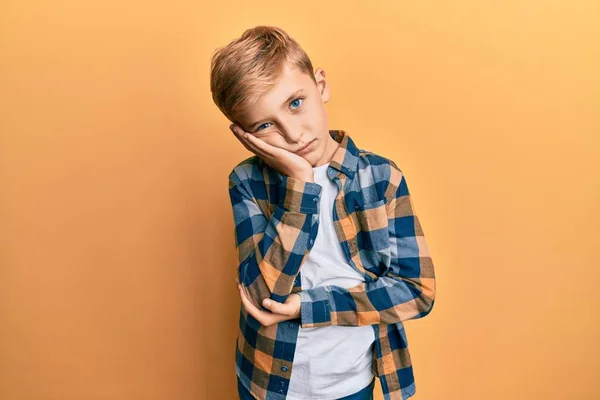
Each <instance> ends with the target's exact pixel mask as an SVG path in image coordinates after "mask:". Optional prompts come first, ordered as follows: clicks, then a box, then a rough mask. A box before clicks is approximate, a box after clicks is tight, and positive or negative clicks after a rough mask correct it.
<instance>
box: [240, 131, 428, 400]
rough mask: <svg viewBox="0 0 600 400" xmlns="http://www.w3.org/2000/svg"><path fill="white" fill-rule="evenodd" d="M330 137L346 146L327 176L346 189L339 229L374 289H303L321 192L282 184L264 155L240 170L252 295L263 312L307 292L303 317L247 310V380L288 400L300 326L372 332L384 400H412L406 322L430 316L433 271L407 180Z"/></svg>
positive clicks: (258, 392) (339, 199)
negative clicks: (269, 304)
mask: <svg viewBox="0 0 600 400" xmlns="http://www.w3.org/2000/svg"><path fill="white" fill-rule="evenodd" d="M329 133H330V135H331V136H332V137H333V138H334V139H335V140H336V141H337V142H338V143H340V145H339V147H338V149H337V150H336V152H335V154H334V156H333V158H332V159H331V160H330V165H329V167H328V168H327V175H328V177H329V178H330V179H331V180H332V181H333V182H334V183H335V184H336V185H337V187H338V194H337V196H336V199H335V204H334V208H333V213H332V215H333V220H334V221H333V223H334V227H335V231H336V233H337V236H338V238H339V241H340V245H341V247H342V250H343V252H344V254H345V255H346V259H347V260H348V263H349V264H350V265H351V266H352V267H353V268H355V269H356V270H357V271H359V272H360V273H362V274H363V275H364V280H365V282H363V283H361V284H359V285H356V286H354V287H350V288H342V287H339V286H332V285H331V286H317V287H314V288H312V289H308V290H302V287H301V278H300V277H301V272H302V264H303V262H304V260H305V259H306V257H307V256H308V254H309V252H310V250H311V247H312V246H313V244H314V241H315V238H316V236H317V232H318V229H319V205H320V201H321V190H322V187H321V186H320V185H319V184H317V183H314V182H306V181H302V180H299V179H295V178H291V177H288V176H285V175H282V174H280V173H279V172H277V171H276V170H274V169H273V168H271V167H269V166H268V165H266V164H265V162H264V161H263V160H262V159H260V158H259V157H258V156H252V157H250V158H248V159H246V160H244V161H242V162H240V163H239V164H238V165H237V166H235V167H234V169H233V170H232V171H231V174H230V175H229V196H230V199H231V204H232V208H233V219H234V226H235V229H234V234H235V243H236V248H237V254H238V261H239V264H238V275H239V276H238V277H239V280H240V282H242V284H243V289H244V293H246V295H247V297H248V298H249V299H250V300H251V302H252V303H253V304H254V305H256V306H257V307H259V308H260V309H263V310H264V309H265V308H264V307H262V304H261V303H262V300H263V299H265V298H271V299H273V300H276V301H278V302H285V300H286V298H287V297H288V296H289V295H290V294H291V293H298V294H299V295H300V297H301V317H300V318H297V319H292V320H288V321H283V322H280V323H277V324H273V325H271V326H262V325H261V324H260V323H259V322H258V321H257V320H256V319H255V318H254V317H252V315H250V314H249V313H247V312H246V311H245V309H244V307H240V316H239V329H240V330H239V332H238V337H237V343H236V352H235V359H236V372H237V375H238V379H240V381H241V383H242V384H243V385H244V386H245V387H246V388H247V389H248V390H249V391H250V392H251V393H252V394H253V396H254V397H255V398H256V399H260V400H265V399H266V400H281V399H285V398H286V393H287V389H288V385H289V380H290V376H291V373H292V364H293V360H294V351H295V348H296V338H297V335H298V330H299V326H301V327H303V328H311V327H320V326H327V325H332V324H333V325H344V326H361V325H371V326H372V327H373V330H374V332H375V345H374V346H373V367H372V369H373V373H374V374H375V376H377V377H379V380H380V383H381V387H382V391H383V395H384V399H385V400H391V399H407V398H409V397H411V396H412V395H414V393H415V391H416V388H415V382H414V375H413V369H412V363H411V358H410V354H409V351H408V341H407V338H406V332H405V329H404V325H403V321H406V320H409V319H416V318H421V317H424V316H426V315H427V314H428V313H429V312H430V311H431V309H432V307H433V303H434V300H435V276H434V268H433V263H432V261H431V257H430V255H429V250H428V246H427V243H426V241H425V237H424V234H423V230H422V228H421V224H420V222H419V219H418V217H417V216H416V214H415V209H414V205H413V202H412V199H411V196H410V193H409V190H408V186H407V183H406V178H405V176H404V174H403V172H402V171H401V170H400V169H399V168H398V166H397V165H396V164H395V163H394V162H393V161H391V160H390V159H387V158H385V157H383V156H381V155H377V154H375V153H372V152H369V151H366V150H361V149H359V148H357V147H356V145H355V144H354V141H353V140H352V139H351V138H350V136H349V135H348V133H347V132H345V131H342V130H330V131H329Z"/></svg>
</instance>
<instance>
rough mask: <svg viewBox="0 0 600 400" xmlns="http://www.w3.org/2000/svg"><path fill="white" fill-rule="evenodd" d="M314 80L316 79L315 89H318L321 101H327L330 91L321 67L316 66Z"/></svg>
mask: <svg viewBox="0 0 600 400" xmlns="http://www.w3.org/2000/svg"><path fill="white" fill-rule="evenodd" d="M315 80H316V81H317V89H319V93H320V94H321V99H322V100H323V103H327V102H328V101H329V99H330V98H331V93H330V88H329V83H328V82H327V79H326V78H325V71H324V70H323V68H317V70H316V71H315Z"/></svg>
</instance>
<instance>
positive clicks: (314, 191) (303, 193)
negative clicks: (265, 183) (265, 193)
mask: <svg viewBox="0 0 600 400" xmlns="http://www.w3.org/2000/svg"><path fill="white" fill-rule="evenodd" d="M322 190H323V188H322V187H321V185H319V184H318V183H314V182H307V181H303V180H300V179H296V178H291V177H289V176H286V175H282V180H281V183H280V184H279V206H280V207H282V208H283V209H285V210H287V211H294V212H301V213H304V214H317V213H318V212H319V204H320V201H321V192H322Z"/></svg>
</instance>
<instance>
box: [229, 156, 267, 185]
mask: <svg viewBox="0 0 600 400" xmlns="http://www.w3.org/2000/svg"><path fill="white" fill-rule="evenodd" d="M259 160H260V159H259V157H258V156H257V155H253V156H251V157H248V158H246V159H245V160H242V161H240V162H238V163H237V165H236V166H235V167H233V168H232V170H231V171H230V172H229V179H230V180H234V181H236V180H239V181H243V180H246V179H250V178H252V177H253V176H255V177H256V176H257V173H260V170H261V168H262V165H261V163H260V162H259ZM259 175H260V174H259Z"/></svg>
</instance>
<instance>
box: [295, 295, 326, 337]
mask: <svg viewBox="0 0 600 400" xmlns="http://www.w3.org/2000/svg"><path fill="white" fill-rule="evenodd" d="M298 294H299V295H300V299H301V304H300V324H301V326H302V327H303V328H312V327H317V326H327V325H331V308H330V303H329V302H330V296H331V294H330V293H329V291H328V290H327V289H326V288H325V287H322V286H321V287H315V288H312V289H308V290H302V291H300V292H298Z"/></svg>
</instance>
